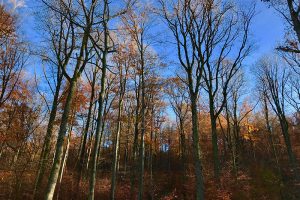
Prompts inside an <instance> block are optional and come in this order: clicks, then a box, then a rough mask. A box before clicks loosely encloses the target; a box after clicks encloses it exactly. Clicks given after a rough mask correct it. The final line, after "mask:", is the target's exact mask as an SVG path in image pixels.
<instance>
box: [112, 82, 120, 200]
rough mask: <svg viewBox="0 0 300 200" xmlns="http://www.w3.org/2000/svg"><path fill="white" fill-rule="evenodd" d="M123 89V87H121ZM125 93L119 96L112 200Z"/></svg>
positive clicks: (113, 191) (113, 189)
mask: <svg viewBox="0 0 300 200" xmlns="http://www.w3.org/2000/svg"><path fill="white" fill-rule="evenodd" d="M121 87H122V86H121ZM122 93H123V91H121V94H120V95H119V105H118V125H117V131H116V136H115V142H114V159H113V167H112V178H111V194H110V197H111V199H112V200H114V199H115V188H116V176H117V163H118V157H119V143H120V132H121V115H122V109H123V103H122V102H123V94H122Z"/></svg>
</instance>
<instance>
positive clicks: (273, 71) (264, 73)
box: [257, 56, 296, 168]
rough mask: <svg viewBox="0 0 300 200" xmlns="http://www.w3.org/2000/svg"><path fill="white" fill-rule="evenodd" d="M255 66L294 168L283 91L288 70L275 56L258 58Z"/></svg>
mask: <svg viewBox="0 0 300 200" xmlns="http://www.w3.org/2000/svg"><path fill="white" fill-rule="evenodd" d="M257 67H259V71H258V73H257V77H258V79H259V80H260V82H261V84H264V85H265V87H266V90H267V92H268V94H267V98H268V101H269V102H270V104H271V107H272V109H273V111H274V112H275V113H276V115H277V117H278V120H279V122H280V127H281V131H282V135H283V138H284V142H285V146H286V150H287V153H288V157H289V161H290V164H291V165H292V167H293V168H295V167H296V158H295V155H294V152H293V150H292V144H291V140H290V134H289V123H288V120H287V117H286V98H285V91H286V85H287V81H288V70H287V69H286V68H285V66H284V65H283V63H282V62H280V61H279V59H278V57H275V56H273V57H265V58H262V59H260V60H259V62H258V63H257Z"/></svg>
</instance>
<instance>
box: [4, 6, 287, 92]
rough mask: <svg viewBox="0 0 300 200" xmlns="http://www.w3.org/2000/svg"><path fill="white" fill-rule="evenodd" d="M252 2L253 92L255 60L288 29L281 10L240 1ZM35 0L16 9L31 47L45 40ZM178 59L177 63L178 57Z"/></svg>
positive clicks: (248, 61)
mask: <svg viewBox="0 0 300 200" xmlns="http://www.w3.org/2000/svg"><path fill="white" fill-rule="evenodd" d="M4 1H5V0H4ZM8 1H14V0H7V2H8ZM19 1H20V0H19ZM251 1H252V2H253V1H255V2H256V3H257V5H256V13H257V14H256V15H255V17H254V19H253V21H252V27H251V34H252V35H251V42H253V44H254V45H255V48H254V50H253V52H252V54H251V55H250V56H249V57H248V58H247V59H246V61H245V66H246V68H245V73H246V74H247V75H246V79H247V80H246V81H247V86H248V88H249V90H248V91H249V92H250V91H252V89H253V87H255V81H252V80H254V79H253V76H252V75H251V68H253V67H255V66H254V63H255V62H256V61H257V60H258V59H259V58H260V57H261V56H262V55H264V54H269V53H272V52H273V51H274V48H275V47H276V46H277V44H278V43H280V42H281V41H282V40H283V37H284V29H285V27H284V21H283V19H282V18H281V17H280V16H279V15H278V13H276V12H275V11H274V10H273V9H272V8H268V6H267V5H266V4H265V3H262V2H261V1H260V0H240V2H239V4H240V5H241V6H243V7H246V8H247V5H249V2H251ZM0 2H1V1H0ZM35 2H36V1H35V0H30V1H29V0H25V4H26V6H25V7H23V8H19V9H17V10H16V12H18V14H19V15H20V18H19V19H20V26H21V30H20V32H21V33H22V34H23V38H24V39H25V40H27V41H28V42H29V43H30V44H31V45H30V46H31V47H32V48H34V47H36V46H38V45H39V43H40V41H41V37H40V36H39V34H38V31H37V30H36V27H37V24H36V22H35V18H34V12H35V11H36V10H37V9H38V8H37V4H36V3H35ZM155 31H156V30H155V29H153V30H152V31H151V32H154V34H156V33H155ZM160 31H161V30H160ZM157 32H159V31H157ZM157 34H159V33H157ZM166 47H167V46H166ZM154 48H155V47H154ZM156 50H157V51H161V52H162V54H172V56H171V59H175V60H176V55H175V54H174V55H173V53H174V51H173V50H172V49H167V50H165V49H164V45H163V44H160V47H159V48H157V49H156ZM175 60H174V61H175ZM175 62H177V60H176V61H175ZM29 65H30V66H29V67H28V70H29V73H30V72H31V73H32V72H33V70H32V69H36V70H37V72H38V71H39V69H40V66H39V62H38V60H37V59H31V62H30V63H29ZM173 67H174V66H173ZM173 67H172V66H170V67H168V69H169V70H165V71H164V72H163V73H166V74H169V73H172V74H173V73H174V70H172V69H174V68H173Z"/></svg>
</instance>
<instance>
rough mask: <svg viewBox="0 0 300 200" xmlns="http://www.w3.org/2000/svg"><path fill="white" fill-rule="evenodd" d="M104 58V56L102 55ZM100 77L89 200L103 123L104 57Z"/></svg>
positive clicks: (91, 194) (92, 195) (92, 190)
mask: <svg viewBox="0 0 300 200" xmlns="http://www.w3.org/2000/svg"><path fill="white" fill-rule="evenodd" d="M103 56H104V55H103ZM102 62H103V65H102V77H101V92H100V96H99V108H98V119H97V127H96V133H95V144H94V151H93V152H92V162H91V163H92V169H91V174H90V188H89V200H93V199H94V195H95V193H94V190H95V183H96V173H97V160H98V159H97V158H98V154H99V147H100V141H101V135H102V134H101V133H100V132H101V129H102V123H103V116H102V113H103V104H104V98H105V83H106V55H105V58H104V57H103V59H102Z"/></svg>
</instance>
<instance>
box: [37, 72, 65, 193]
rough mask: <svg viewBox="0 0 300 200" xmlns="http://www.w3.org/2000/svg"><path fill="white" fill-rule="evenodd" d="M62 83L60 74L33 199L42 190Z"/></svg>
mask: <svg viewBox="0 0 300 200" xmlns="http://www.w3.org/2000/svg"><path fill="white" fill-rule="evenodd" d="M58 73H59V72H58ZM61 82H62V75H60V74H58V79H57V83H56V88H55V94H54V98H53V102H52V108H51V112H50V117H49V122H48V127H47V132H46V136H45V140H44V144H43V149H42V153H41V157H40V161H39V169H38V172H37V176H36V179H35V186H34V191H33V199H35V198H36V196H35V195H36V192H37V191H39V190H40V188H41V184H42V181H43V177H44V173H45V170H46V164H47V162H48V157H49V153H50V144H51V137H52V133H53V127H54V121H55V118H56V113H57V106H58V98H59V92H60V87H61Z"/></svg>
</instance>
